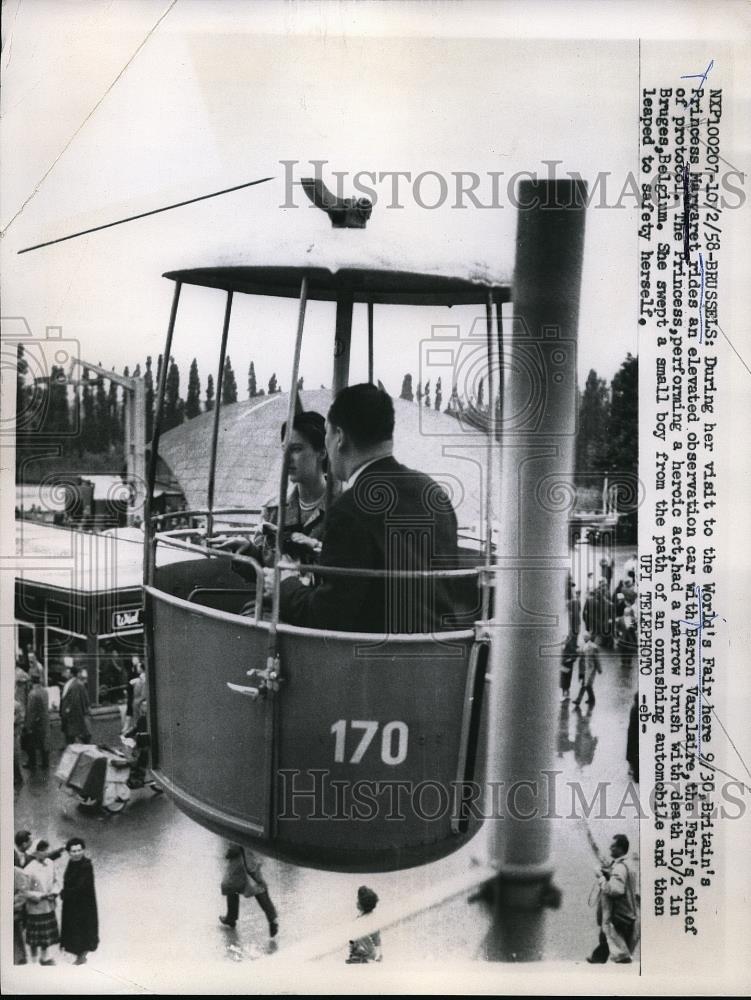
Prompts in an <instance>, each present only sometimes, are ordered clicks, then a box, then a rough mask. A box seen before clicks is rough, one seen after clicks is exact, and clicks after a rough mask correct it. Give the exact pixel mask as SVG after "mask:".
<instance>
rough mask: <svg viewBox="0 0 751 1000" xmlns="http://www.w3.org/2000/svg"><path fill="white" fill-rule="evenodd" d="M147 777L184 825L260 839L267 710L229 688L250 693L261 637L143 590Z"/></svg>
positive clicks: (267, 760)
mask: <svg viewBox="0 0 751 1000" xmlns="http://www.w3.org/2000/svg"><path fill="white" fill-rule="evenodd" d="M146 601H147V605H148V616H147V620H148V621H149V622H150V625H151V628H150V634H149V636H148V637H147V641H148V642H149V643H150V644H151V646H152V649H151V652H152V655H151V656H150V660H149V662H150V664H151V665H152V669H151V673H152V675H153V676H150V677H149V683H150V693H151V698H152V699H153V700H154V703H153V704H152V707H151V718H152V727H151V729H152V740H153V750H154V758H155V765H156V766H155V773H156V774H157V776H158V778H159V779H160V781H162V782H163V783H164V785H165V788H166V789H167V791H168V792H169V794H170V795H171V796H172V797H173V798H174V799H175V800H176V801H177V803H178V805H179V806H180V807H181V808H182V809H184V810H185V811H186V812H187V813H188V814H189V815H191V816H192V817H193V818H194V819H196V820H198V821H199V822H201V823H203V824H204V825H206V826H209V827H210V828H211V829H214V830H215V831H216V832H218V833H220V834H223V835H225V836H227V837H229V838H230V839H242V838H243V837H244V838H254V837H265V836H266V835H267V833H268V791H267V777H266V776H267V775H268V773H269V771H270V768H271V756H270V755H271V746H270V741H269V739H268V733H267V722H268V717H269V713H270V711H271V705H270V703H269V702H267V701H265V700H264V699H261V698H259V699H256V700H253V699H252V698H251V697H248V696H243V695H242V694H238V693H236V692H235V691H233V690H232V689H231V688H229V687H228V686H227V685H228V683H232V684H235V685H237V686H238V687H248V686H249V685H252V680H249V678H248V676H247V671H248V670H249V669H250V668H251V667H254V666H255V667H258V668H260V669H263V667H264V666H265V661H266V652H267V649H266V647H267V635H266V633H265V632H263V631H262V630H260V629H258V628H256V627H254V625H253V622H252V621H251V619H243V618H241V617H239V616H234V615H233V616H232V617H231V618H230V617H229V616H227V615H226V614H223V613H222V612H212V611H210V610H208V609H206V608H202V607H200V606H199V605H196V604H191V603H189V602H187V601H184V600H181V599H180V598H175V597H171V596H169V595H166V594H162V593H159V592H158V591H155V590H153V589H152V588H146Z"/></svg>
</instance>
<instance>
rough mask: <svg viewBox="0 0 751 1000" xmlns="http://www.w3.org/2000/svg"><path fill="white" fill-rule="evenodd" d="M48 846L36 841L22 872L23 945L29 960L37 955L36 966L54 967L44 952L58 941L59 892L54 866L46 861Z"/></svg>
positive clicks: (42, 841)
mask: <svg viewBox="0 0 751 1000" xmlns="http://www.w3.org/2000/svg"><path fill="white" fill-rule="evenodd" d="M49 847H50V845H49V844H48V843H47V841H46V840H38V841H37V843H36V844H35V846H34V857H33V859H32V860H31V861H30V862H29V863H28V865H26V867H25V868H24V869H23V871H24V874H25V875H28V876H29V879H30V882H31V884H30V886H29V889H28V893H29V896H28V899H27V901H26V943H27V944H28V946H29V950H30V951H31V957H32V959H34V958H36V954H37V951H39V952H40V955H39V964H40V965H54V964H55V960H54V958H50V957H49V954H48V949H49V948H50V946H51V945H53V944H56V943H57V942H58V941H59V940H60V935H59V933H58V929H57V917H56V916H55V909H56V903H57V896H58V892H59V890H60V886H59V883H58V881H57V874H56V872H55V865H54V862H53V861H52V860H51V859H50V857H49Z"/></svg>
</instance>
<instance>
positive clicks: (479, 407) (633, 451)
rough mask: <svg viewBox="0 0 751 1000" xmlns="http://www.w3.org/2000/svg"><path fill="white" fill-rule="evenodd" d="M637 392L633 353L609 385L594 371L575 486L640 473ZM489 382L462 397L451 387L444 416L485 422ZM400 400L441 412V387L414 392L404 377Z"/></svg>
mask: <svg viewBox="0 0 751 1000" xmlns="http://www.w3.org/2000/svg"><path fill="white" fill-rule="evenodd" d="M638 389H639V362H638V359H637V358H635V357H633V356H632V355H631V354H627V355H626V360H625V361H624V362H623V364H622V365H621V367H620V368H619V369H618V371H617V372H616V374H615V376H614V377H613V379H612V381H611V382H610V384H608V383H607V382H606V380H605V379H602V378H600V377H599V376H598V374H597V372H596V371H595V370H594V369H591V370H590V372H589V375H588V376H587V381H586V384H585V386H584V389H583V391H581V392H580V393H579V422H578V431H577V437H576V463H575V469H576V476H577V485H580V486H582V487H584V486H587V485H589V486H591V485H592V483H593V482H596V481H597V478H598V477H600V479H601V478H602V477H604V476H605V475H609V474H618V475H626V476H628V475H634V476H635V475H636V471H637V466H638V441H639V432H638V416H639V415H638ZM484 393H485V381H484V379H482V378H481V379H480V380H479V382H478V384H477V393H476V395H473V396H471V397H470V398H466V397H465V396H460V395H459V393H458V391H457V386H456V385H454V386H453V387H452V391H451V395H450V397H449V399H448V402H447V405H446V407H445V410H444V412H445V413H450V414H453V415H454V416H459V415H461V416H462V417H463V418H466V419H469V420H474V421H475V422H476V423H478V425H480V424H482V423H483V421H485V422H487V419H486V414H487V405H486V403H485V401H484ZM399 398H400V399H405V400H408V401H409V402H416V403H417V404H418V405H420V406H426V407H431V408H433V409H436V410H440V409H441V406H442V404H443V386H442V384H441V379H440V378H438V379H437V381H436V384H435V392H434V393H433V395H432V396H431V383H430V380H428V381H427V382H426V383H425V385H424V386H423V385H422V384H421V383H419V382H418V384H417V389H416V390H414V389H413V381H412V375H411V374H409V373H408V374H406V375H405V376H404V378H403V379H402V390H401V393H400V394H399Z"/></svg>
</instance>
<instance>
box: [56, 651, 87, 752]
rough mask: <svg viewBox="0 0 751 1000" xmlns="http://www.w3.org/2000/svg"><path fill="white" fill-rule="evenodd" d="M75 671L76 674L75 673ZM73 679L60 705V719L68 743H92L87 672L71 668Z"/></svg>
mask: <svg viewBox="0 0 751 1000" xmlns="http://www.w3.org/2000/svg"><path fill="white" fill-rule="evenodd" d="M74 671H75V673H74ZM71 673H73V677H71V679H70V681H69V682H68V686H67V690H66V691H65V693H64V694H63V698H62V703H61V705H60V717H61V719H62V724H63V730H64V732H65V741H66V743H91V731H90V730H89V725H88V723H89V720H90V718H91V709H90V707H89V693H88V691H87V690H86V678H87V674H86V671H85V670H76V668H75V667H72V668H71Z"/></svg>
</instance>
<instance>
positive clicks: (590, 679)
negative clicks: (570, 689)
mask: <svg viewBox="0 0 751 1000" xmlns="http://www.w3.org/2000/svg"><path fill="white" fill-rule="evenodd" d="M583 638H584V648H583V649H582V653H581V657H580V659H579V681H580V687H579V693H578V694H577V696H576V699H575V700H574V707H575V708H578V707H579V705H580V704H581V700H582V697H583V696H584V693H585V692H586V694H587V706H588V707H589V708H590V709H592V708H594V707H595V688H594V684H595V677H596V676H597V674H601V673H602V667H601V666H600V652H599V650H598V648H597V643H596V642H595V641H594V639H593V638H592V636H591V635H590V634H589V633H588V632H585V633H584V636H583Z"/></svg>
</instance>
